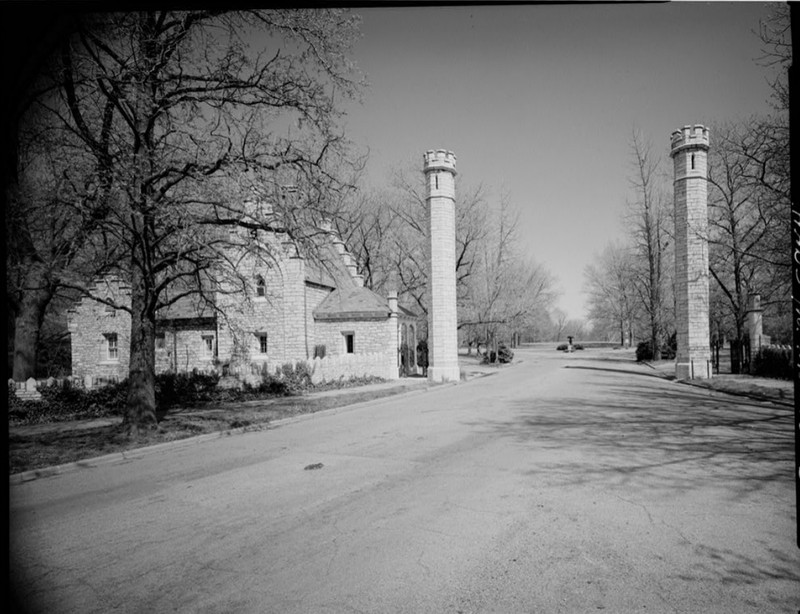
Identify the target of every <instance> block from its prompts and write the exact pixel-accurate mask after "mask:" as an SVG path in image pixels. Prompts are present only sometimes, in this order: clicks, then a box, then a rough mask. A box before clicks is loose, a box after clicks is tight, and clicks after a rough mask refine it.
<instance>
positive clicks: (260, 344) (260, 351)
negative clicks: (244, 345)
mask: <svg viewBox="0 0 800 614" xmlns="http://www.w3.org/2000/svg"><path fill="white" fill-rule="evenodd" d="M253 334H254V335H255V337H256V344H257V345H256V356H259V357H264V356H266V355H267V354H269V333H267V332H266V331H256V332H255V333H253Z"/></svg>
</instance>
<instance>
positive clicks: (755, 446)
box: [476, 370, 794, 498]
mask: <svg viewBox="0 0 800 614" xmlns="http://www.w3.org/2000/svg"><path fill="white" fill-rule="evenodd" d="M612 371H615V370H612ZM621 373H624V375H625V376H626V378H627V379H626V382H625V383H624V384H623V383H621V382H620V381H619V379H618V378H614V380H612V381H611V382H609V383H602V382H601V381H597V382H595V383H594V384H593V386H592V391H593V392H592V394H591V395H590V396H587V397H579V396H570V395H569V393H570V392H571V391H568V390H565V393H567V394H565V395H564V396H561V397H557V398H536V399H532V400H531V401H530V402H528V401H517V402H513V406H512V408H513V409H514V410H515V412H514V416H515V417H514V418H513V419H512V420H510V421H500V420H492V419H487V420H486V421H483V422H481V423H480V424H476V426H479V427H481V428H487V429H491V430H493V431H495V432H496V433H499V434H501V435H502V436H507V437H509V438H512V439H514V440H515V441H516V442H518V443H520V444H525V445H530V446H532V447H533V448H534V449H536V450H539V451H541V450H549V451H551V452H552V454H548V455H545V456H544V460H542V456H541V455H537V457H536V458H537V464H536V466H534V467H532V468H531V469H530V473H531V474H532V475H537V476H538V477H540V478H543V479H547V480H552V481H557V482H559V483H562V484H564V485H565V486H569V485H570V484H572V485H579V484H586V483H591V482H598V481H609V480H611V481H612V482H614V483H619V484H626V483H630V484H631V485H634V484H635V485H641V486H646V487H647V488H650V489H654V488H657V489H667V490H678V491H681V492H683V491H685V490H687V489H691V488H693V487H706V486H708V485H709V483H710V482H720V483H721V484H722V483H724V485H725V488H727V489H729V490H730V493H731V497H734V498H735V497H739V496H742V495H744V494H747V493H752V492H755V491H758V490H760V489H762V488H764V487H765V486H766V485H767V484H768V483H770V482H786V483H787V485H790V484H791V482H792V467H793V459H794V433H793V426H792V416H793V413H792V411H791V410H790V409H789V408H785V407H778V406H775V405H772V404H767V403H758V402H752V401H747V400H742V399H736V400H732V399H731V397H729V396H726V395H722V394H716V393H712V392H709V391H707V390H702V389H694V388H689V387H683V386H676V385H675V384H671V383H668V382H663V383H661V384H658V385H656V386H654V385H653V384H651V383H650V380H651V379H652V378H650V377H648V378H646V379H647V380H648V381H647V382H645V381H643V380H639V383H637V381H636V379H635V378H633V377H630V376H632V375H638V374H640V373H632V372H630V371H622V372H621ZM604 377H605V376H604Z"/></svg>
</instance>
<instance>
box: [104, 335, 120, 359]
mask: <svg viewBox="0 0 800 614" xmlns="http://www.w3.org/2000/svg"><path fill="white" fill-rule="evenodd" d="M105 337H106V358H107V359H108V360H119V344H118V343H117V333H109V334H107V335H106V336H105Z"/></svg>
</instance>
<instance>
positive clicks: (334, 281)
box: [69, 226, 418, 381]
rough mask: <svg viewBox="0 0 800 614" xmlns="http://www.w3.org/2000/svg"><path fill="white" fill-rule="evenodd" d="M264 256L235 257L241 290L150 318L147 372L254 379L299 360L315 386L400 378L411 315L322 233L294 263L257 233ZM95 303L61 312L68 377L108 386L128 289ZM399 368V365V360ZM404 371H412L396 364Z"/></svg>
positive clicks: (276, 242) (120, 367)
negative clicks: (153, 322) (152, 365)
mask: <svg viewBox="0 0 800 614" xmlns="http://www.w3.org/2000/svg"><path fill="white" fill-rule="evenodd" d="M258 233H259V236H258V241H259V242H260V246H261V247H262V248H263V253H265V254H269V258H268V259H267V258H265V257H263V256H262V257H259V254H258V253H248V254H245V255H243V257H241V258H240V259H239V262H238V264H237V272H238V273H239V274H240V275H241V276H242V278H243V279H245V280H247V283H248V285H249V287H248V288H246V289H245V290H238V291H230V292H222V291H217V292H216V293H207V296H208V295H210V296H211V301H210V303H209V301H207V300H201V299H200V297H199V296H187V297H183V298H181V299H179V300H178V301H177V302H175V303H173V304H172V305H170V306H169V308H166V309H163V310H162V311H161V312H159V314H158V320H157V330H156V372H157V373H163V372H168V371H171V372H179V373H180V372H191V371H193V370H195V369H196V370H198V371H205V372H207V371H212V370H216V371H221V372H223V373H224V372H231V373H237V374H241V375H244V376H253V375H254V374H258V373H261V372H263V370H264V369H268V370H269V372H270V373H274V372H275V371H276V370H277V369H279V368H280V367H281V366H282V365H284V364H285V363H297V362H301V361H306V362H307V364H308V366H309V367H310V368H311V370H312V371H313V375H312V379H314V380H315V381H323V380H329V381H330V380H335V379H338V378H339V377H345V378H347V377H350V376H369V375H372V376H378V377H383V378H385V379H396V378H397V377H399V375H400V371H401V364H400V360H401V357H400V349H401V345H402V344H403V343H409V344H413V345H411V347H415V344H416V330H417V324H418V317H417V316H416V315H415V314H414V313H412V312H411V311H409V310H406V309H404V308H402V307H400V306H398V302H397V295H396V294H393V295H390V296H386V297H384V296H380V295H378V294H376V293H375V292H373V291H372V290H369V289H368V288H365V287H364V285H363V277H362V276H361V275H360V274H359V273H358V270H357V266H356V262H355V260H354V258H353V257H352V255H351V254H350V253H349V252H348V251H347V249H346V247H345V245H344V242H343V241H342V240H341V238H340V237H339V236H338V235H337V234H336V233H335V232H333V231H332V230H331V228H330V226H325V227H324V228H323V229H321V232H320V235H319V236H320V237H322V238H321V239H320V240H318V250H317V251H318V253H317V255H316V257H315V258H313V259H312V258H308V257H303V255H301V253H300V251H299V250H298V247H297V245H296V244H294V243H292V242H289V241H287V240H286V236H285V235H281V234H279V233H274V232H265V231H258ZM92 296H93V297H97V298H98V299H100V300H95V299H94V298H88V297H86V298H83V299H81V300H80V301H79V302H78V303H77V304H76V305H75V307H74V308H73V309H72V310H71V312H70V319H69V331H70V335H71V341H72V374H73V376H78V377H81V378H84V379H85V378H86V377H87V376H89V377H91V378H94V379H108V380H117V379H123V378H125V377H126V376H127V374H128V364H129V352H130V325H131V319H130V314H129V313H128V312H127V311H125V310H123V309H114V308H112V307H110V306H108V305H107V304H105V303H103V302H102V300H103V299H106V300H110V301H111V302H113V303H114V304H116V305H129V304H130V287H129V286H128V285H127V284H126V283H125V281H124V280H122V279H119V278H116V277H108V278H104V279H102V280H98V281H96V282H95V285H94V287H93V288H92ZM406 362H407V360H406ZM402 370H403V371H404V372H406V373H408V372H415V371H416V368H414V369H409V368H408V367H407V366H406V365H403V369H402Z"/></svg>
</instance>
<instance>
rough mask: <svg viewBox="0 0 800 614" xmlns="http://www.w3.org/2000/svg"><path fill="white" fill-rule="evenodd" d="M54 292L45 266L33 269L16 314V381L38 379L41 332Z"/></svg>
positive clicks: (34, 266) (28, 273) (26, 282)
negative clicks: (37, 363)
mask: <svg viewBox="0 0 800 614" xmlns="http://www.w3.org/2000/svg"><path fill="white" fill-rule="evenodd" d="M52 298H53V290H52V287H51V285H50V284H49V283H48V280H47V275H46V272H45V271H44V270H43V268H42V267H41V266H37V265H35V264H34V265H31V267H30V268H29V269H28V271H27V273H26V275H25V289H24V293H23V294H22V297H21V300H20V301H19V303H17V306H16V313H15V314H14V367H13V370H12V377H13V378H14V381H17V382H22V381H25V380H27V379H28V378H30V377H36V360H37V356H38V350H39V331H40V330H41V328H42V321H43V320H44V313H45V310H46V309H47V305H48V304H49V303H50V299H52Z"/></svg>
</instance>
